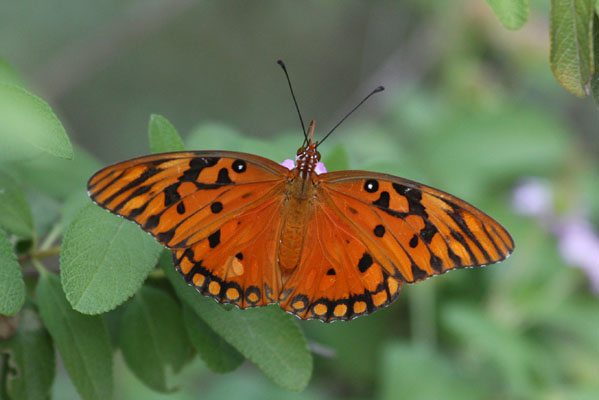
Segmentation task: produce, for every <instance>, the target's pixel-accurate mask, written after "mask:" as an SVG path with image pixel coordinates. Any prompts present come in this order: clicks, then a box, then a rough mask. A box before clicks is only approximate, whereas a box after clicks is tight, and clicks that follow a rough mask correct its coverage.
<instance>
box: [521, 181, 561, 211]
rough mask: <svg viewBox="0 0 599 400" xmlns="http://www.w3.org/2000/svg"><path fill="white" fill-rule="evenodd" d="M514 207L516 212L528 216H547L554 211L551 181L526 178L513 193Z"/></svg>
mask: <svg viewBox="0 0 599 400" xmlns="http://www.w3.org/2000/svg"><path fill="white" fill-rule="evenodd" d="M512 207H514V210H515V211H516V213H518V214H520V215H526V216H528V217H546V216H549V215H551V214H552V213H553V193H552V192H551V187H550V186H549V183H548V182H546V181H544V180H541V179H537V178H526V179H525V180H524V181H523V182H522V183H520V184H519V185H518V186H516V188H515V189H514V192H513V193H512Z"/></svg>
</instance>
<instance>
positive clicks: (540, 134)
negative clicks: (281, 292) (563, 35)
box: [0, 0, 599, 399]
mask: <svg viewBox="0 0 599 400" xmlns="http://www.w3.org/2000/svg"><path fill="white" fill-rule="evenodd" d="M548 14H549V6H548V4H546V2H544V1H540V0H537V1H531V11H530V17H529V21H528V22H527V24H526V25H525V26H524V28H522V29H521V30H519V31H516V32H513V31H508V30H506V29H505V28H504V27H503V26H501V24H500V23H499V21H498V20H497V19H496V17H495V16H494V14H493V13H492V11H491V10H490V8H489V7H488V5H487V4H486V3H485V2H484V1H483V0H460V1H453V2H434V1H417V0H405V1H355V0H352V1H343V2H341V1H327V2H324V1H303V2H297V1H289V0H285V1H273V0H260V1H252V2H248V1H240V0H228V1H220V2H217V1H197V2H196V1H191V0H181V1H165V0H151V1H142V0H129V1H115V0H110V1H102V2H81V1H74V0H49V1H45V2H39V1H33V0H22V1H19V2H3V4H2V5H1V6H0V56H1V57H2V58H4V59H5V60H7V61H8V62H9V63H10V64H12V65H13V66H14V67H15V69H16V70H18V71H20V72H21V73H22V75H23V76H24V79H25V81H26V82H25V84H26V86H28V87H29V88H30V90H31V91H33V92H34V93H36V94H38V95H39V96H41V97H42V98H44V99H45V100H46V101H48V102H49V103H50V104H51V105H52V107H53V109H54V111H55V112H56V113H57V114H58V115H59V117H60V119H61V121H62V122H63V123H64V124H65V127H66V128H67V131H68V133H69V136H70V138H71V140H72V141H73V142H75V143H77V144H78V146H79V147H78V148H76V150H75V158H77V157H87V156H92V157H96V158H98V159H99V160H100V164H101V165H105V164H108V163H112V162H116V161H119V160H123V159H126V158H131V157H134V156H139V155H143V154H146V153H149V149H148V145H147V124H148V119H149V116H150V114H151V113H159V114H161V115H164V116H166V117H167V118H168V119H169V120H170V121H171V122H172V123H173V124H174V125H175V126H176V127H177V129H178V130H179V132H181V133H182V134H183V136H184V138H187V144H188V147H189V148H190V149H191V148H193V149H198V150H200V149H214V148H221V149H223V150H237V151H245V152H251V153H256V154H260V155H262V156H266V157H271V158H273V159H275V160H278V161H283V159H284V158H292V156H293V155H294V154H295V151H296V150H297V147H299V145H300V144H301V139H302V136H301V132H300V129H299V123H298V121H297V117H296V115H295V111H294V109H293V104H292V100H291V97H290V95H289V93H288V88H287V84H286V82H285V80H284V76H283V74H282V72H281V70H280V68H279V67H278V66H277V65H276V63H275V61H276V60H277V59H278V58H281V59H283V60H285V62H286V63H287V66H288V69H289V72H290V74H291V78H292V81H293V83H294V86H295V90H296V95H297V97H298V101H299V103H300V107H301V109H302V112H303V115H304V118H305V119H307V120H310V119H314V120H316V126H317V137H318V135H319V134H320V135H323V134H324V133H326V131H327V130H328V129H330V127H332V126H333V125H334V124H335V123H336V122H337V121H338V120H339V119H340V118H341V117H342V116H343V115H344V114H345V113H346V112H347V111H348V110H349V109H350V108H351V107H352V106H354V105H355V104H356V103H357V102H358V101H359V100H360V99H361V98H362V97H363V96H364V95H365V94H367V93H368V92H370V91H371V90H372V89H373V88H374V87H376V86H378V85H384V86H385V87H386V91H384V92H383V93H381V94H378V95H377V96H375V97H374V98H373V99H371V100H369V102H368V103H367V104H366V105H365V106H363V107H362V109H361V110H360V111H358V112H357V113H356V114H354V115H353V116H352V117H351V118H350V119H349V120H348V121H347V122H346V123H345V124H344V125H343V126H342V127H341V128H339V130H338V131H337V132H335V134H334V135H333V136H332V137H331V139H330V140H328V141H327V143H326V145H323V147H322V148H321V152H322V154H323V159H324V161H325V163H326V165H327V167H328V168H329V170H331V169H347V168H352V169H367V170H373V171H379V172H386V173H391V174H394V175H399V176H402V177H405V178H409V179H413V180H417V181H421V182H423V183H426V184H429V185H432V186H435V187H438V188H440V189H442V190H446V191H449V192H451V193H453V194H455V195H457V196H459V197H461V198H464V199H465V200H467V201H468V202H471V203H473V204H475V205H476V206H478V207H479V208H481V209H483V210H485V211H486V212H488V213H489V214H490V215H491V216H493V217H494V218H496V219H497V220H499V221H500V222H501V223H502V224H504V225H505V226H506V227H507V229H508V230H509V231H510V232H511V233H512V235H513V237H514V239H515V242H516V250H515V253H514V255H513V256H512V257H510V259H509V260H507V261H506V262H504V263H502V264H499V265H494V266H491V267H487V268H479V269H471V270H461V271H456V272H452V273H450V274H448V275H445V276H443V277H439V278H434V279H431V280H429V281H426V282H423V283H419V284H417V285H415V286H410V287H405V288H404V293H403V294H402V295H401V296H400V298H399V299H398V300H397V301H396V302H395V303H394V304H393V305H392V306H390V307H388V308H387V309H385V310H382V311H379V312H377V313H376V314H373V315H371V316H368V317H362V318H359V319H357V320H354V321H352V322H350V323H334V324H322V323H320V322H318V321H308V322H304V321H298V324H299V325H300V326H301V328H302V329H303V330H304V332H305V334H306V336H307V337H308V340H309V342H310V344H311V346H312V348H313V350H314V351H315V354H316V355H315V369H314V373H313V379H312V381H311V383H310V385H309V387H308V389H307V390H306V391H305V392H304V393H300V394H290V393H287V392H284V391H283V389H279V388H278V387H277V386H275V384H274V383H272V382H270V381H268V379H267V378H266V377H264V376H263V375H262V374H261V373H260V372H259V371H258V370H257V369H256V368H255V367H253V366H252V365H251V364H250V363H249V362H246V363H245V364H244V365H243V366H242V367H241V368H240V369H239V370H237V371H236V372H234V373H232V374H227V375H222V376H221V375H214V374H213V373H212V372H210V371H209V370H208V369H207V368H206V367H204V366H203V365H202V363H201V361H199V360H196V361H195V362H194V363H193V364H191V365H189V366H188V367H186V369H185V370H184V371H183V373H182V375H181V376H177V377H174V378H173V380H174V381H175V382H179V385H180V387H181V390H180V391H178V392H176V393H173V394H168V395H164V394H157V393H154V392H151V391H150V390H149V389H147V388H145V387H144V386H143V385H142V384H141V383H140V382H139V381H137V379H136V378H135V377H133V376H132V375H131V373H130V372H129V371H128V370H127V368H126V367H125V366H124V364H123V362H122V358H120V357H117V364H116V366H115V375H116V382H117V388H116V393H117V397H118V398H122V399H131V398H144V399H154V398H156V399H163V398H164V399H167V398H168V399H191V398H206V399H212V398H214V399H217V398H235V397H243V398H246V399H270V398H272V399H277V398H297V399H313V398H321V399H329V398H331V399H335V398H337V399H341V398H343V399H346V398H355V399H365V398H373V397H375V398H380V399H398V398H423V399H424V398H456V399H458V398H459V399H464V398H548V399H573V398H580V399H583V398H588V399H596V398H599V303H598V298H597V292H594V291H593V282H595V284H597V282H598V281H599V266H598V265H597V264H598V262H599V261H597V259H595V258H594V257H595V256H597V254H599V253H597V252H595V253H592V252H593V251H595V250H596V249H597V247H596V246H599V245H598V243H599V239H598V237H597V226H598V223H599V134H598V133H599V113H598V112H597V109H596V108H595V107H594V105H593V104H592V101H591V100H590V99H588V98H587V99H578V98H576V97H574V96H572V95H570V94H569V93H567V92H566V91H565V90H564V89H563V88H562V87H561V86H559V84H558V83H557V82H556V81H555V79H554V78H553V76H552V74H551V71H550V69H549V65H548V52H549V34H548ZM531 187H532V189H531ZM535 188H537V189H539V188H540V189H539V190H537V191H535ZM519 189H521V190H520V192H519V191H518V190H519ZM527 190H528V191H527ZM518 193H519V194H518ZM522 193H524V194H522ZM527 201H528V202H529V203H532V206H528V208H527V205H526V204H528V203H526V202H527ZM543 202H545V203H543ZM523 203H526V204H523ZM543 204H545V205H544V206H543V207H542V205H543ZM531 207H532V210H533V211H531ZM535 207H537V208H535ZM539 207H540V208H541V210H540V211H538V210H539ZM534 210H537V211H534ZM572 224H574V225H576V224H578V225H576V226H583V227H587V229H586V230H585V229H582V232H583V233H582V236H580V237H579V240H578V241H577V240H574V242H576V243H583V242H584V241H585V240H586V241H587V242H588V243H589V245H587V246H586V247H584V246H582V247H581V248H580V251H579V252H578V253H577V254H578V258H576V257H568V254H571V252H570V253H568V252H567V245H566V244H567V243H566V241H567V240H568V238H567V237H566V236H565V233H564V232H567V231H568V229H567V228H568V227H569V226H571V225H572ZM589 226H590V227H591V228H588V227H589ZM585 235H586V236H585ZM564 243H566V244H564ZM585 243H586V242H585ZM593 279H594V280H593ZM597 289H598V288H597V287H596V286H595V290H597ZM53 392H54V398H57V399H71V398H77V394H76V392H75V389H74V388H73V386H72V384H71V383H70V381H69V379H68V377H67V375H66V374H65V372H64V370H59V375H58V377H57V380H56V381H55V383H54V389H53Z"/></svg>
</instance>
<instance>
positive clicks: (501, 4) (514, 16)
mask: <svg viewBox="0 0 599 400" xmlns="http://www.w3.org/2000/svg"><path fill="white" fill-rule="evenodd" d="M487 4H489V6H491V8H492V9H493V12H494V13H495V15H496V16H497V18H498V19H499V21H501V23H502V24H503V26H505V27H506V28H508V29H514V30H516V29H520V28H522V26H523V25H524V24H525V23H526V20H527V19H528V0H487Z"/></svg>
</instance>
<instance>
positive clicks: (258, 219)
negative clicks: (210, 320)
mask: <svg viewBox="0 0 599 400" xmlns="http://www.w3.org/2000/svg"><path fill="white" fill-rule="evenodd" d="M288 174H289V170H288V169H287V168H284V167H282V166H280V165H279V164H277V163H275V162H274V161H271V160H268V159H266V158H262V157H258V156H255V155H250V154H244V153H235V152H224V151H219V152H214V151H194V152H176V153H164V154H157V155H152V156H147V157H141V158H137V159H133V160H129V161H125V162H122V163H118V164H115V165H112V166H110V167H107V168H105V169H103V170H101V171H99V172H98V173H96V174H95V175H94V176H92V178H91V179H90V180H89V183H88V191H89V194H90V196H91V198H92V199H93V200H94V201H95V202H96V203H97V204H99V205H100V206H102V207H104V208H106V209H107V210H109V211H111V212H113V213H115V214H118V215H121V216H123V217H125V218H127V219H130V220H132V221H134V222H136V223H137V224H139V225H140V226H141V227H142V228H143V229H144V230H145V231H147V232H149V233H151V234H152V235H153V236H154V237H155V238H156V239H157V240H158V241H159V242H160V243H162V244H163V245H164V246H166V247H167V248H169V249H171V250H173V257H174V260H175V265H176V267H177V269H178V270H179V272H181V273H182V274H183V275H184V276H185V278H186V280H187V281H188V283H191V284H193V285H194V286H196V288H198V290H199V291H200V292H202V293H203V294H206V295H209V296H212V297H214V298H216V299H218V300H219V301H221V302H230V303H234V304H237V305H239V306H240V307H242V308H245V307H246V306H253V305H263V304H267V303H269V302H272V301H271V300H268V297H269V296H270V294H269V293H268V289H266V288H269V289H272V290H279V285H280V277H279V275H278V271H277V269H276V268H275V257H274V254H275V246H276V241H277V235H278V234H279V232H280V218H277V216H280V212H281V211H280V208H281V204H282V202H283V201H284V193H285V182H286V179H287V176H288ZM265 283H266V286H265V285H264V284H265ZM267 295H269V296H267Z"/></svg>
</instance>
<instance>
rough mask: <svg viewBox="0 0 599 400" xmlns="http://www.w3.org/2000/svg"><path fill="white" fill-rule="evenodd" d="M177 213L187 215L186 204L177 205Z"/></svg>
mask: <svg viewBox="0 0 599 400" xmlns="http://www.w3.org/2000/svg"><path fill="white" fill-rule="evenodd" d="M177 212H178V213H179V214H185V204H183V202H180V203H179V204H177Z"/></svg>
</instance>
